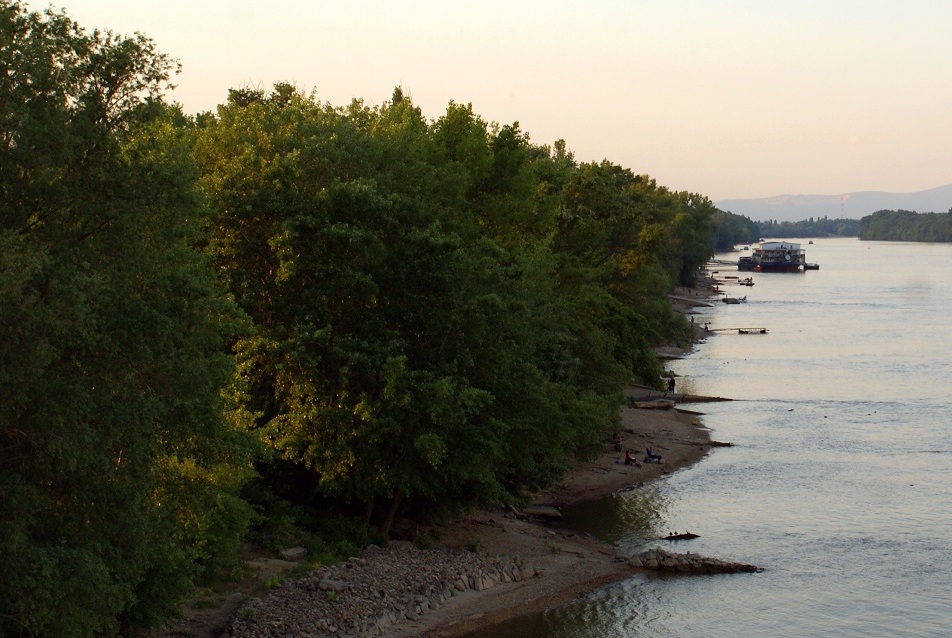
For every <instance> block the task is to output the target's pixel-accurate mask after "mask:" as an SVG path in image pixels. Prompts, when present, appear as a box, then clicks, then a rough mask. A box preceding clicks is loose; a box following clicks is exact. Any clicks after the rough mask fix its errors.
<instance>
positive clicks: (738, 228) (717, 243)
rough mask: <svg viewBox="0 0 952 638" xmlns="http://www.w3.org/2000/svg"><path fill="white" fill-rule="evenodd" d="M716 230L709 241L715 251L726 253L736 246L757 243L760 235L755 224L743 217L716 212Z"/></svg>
mask: <svg viewBox="0 0 952 638" xmlns="http://www.w3.org/2000/svg"><path fill="white" fill-rule="evenodd" d="M714 221H715V224H716V229H715V231H714V234H713V236H712V239H711V243H712V246H713V247H714V250H715V251H718V252H727V251H729V250H733V248H734V246H736V245H737V244H750V243H753V242H755V241H757V240H758V239H759V238H760V237H764V236H765V235H763V234H761V232H760V226H759V225H758V223H757V222H755V221H751V220H750V219H749V218H747V217H744V216H743V215H735V214H734V213H727V212H724V211H721V210H718V211H717V213H715V215H714Z"/></svg>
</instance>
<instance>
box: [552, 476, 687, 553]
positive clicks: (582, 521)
mask: <svg viewBox="0 0 952 638" xmlns="http://www.w3.org/2000/svg"><path fill="white" fill-rule="evenodd" d="M662 483H663V481H655V482H652V483H648V484H645V485H642V486H640V487H635V488H633V489H629V490H626V491H622V492H619V493H618V494H617V495H616V496H609V497H606V498H602V499H598V500H596V501H592V502H591V503H584V504H581V505H577V506H574V507H570V508H566V509H565V511H564V512H563V513H564V515H565V519H564V520H563V521H562V526H563V527H566V528H569V529H572V530H576V531H580V532H585V533H589V534H592V535H593V536H596V537H597V538H599V539H601V540H603V541H606V542H608V543H610V544H613V545H624V546H632V545H637V544H639V543H640V542H642V540H643V539H647V538H657V537H658V536H661V535H664V534H667V531H665V532H663V533H662V532H661V529H662V528H663V527H664V520H665V518H666V516H665V512H666V510H667V508H668V506H669V502H668V501H667V499H666V497H665V495H664V490H663V489H662V488H661V484H662Z"/></svg>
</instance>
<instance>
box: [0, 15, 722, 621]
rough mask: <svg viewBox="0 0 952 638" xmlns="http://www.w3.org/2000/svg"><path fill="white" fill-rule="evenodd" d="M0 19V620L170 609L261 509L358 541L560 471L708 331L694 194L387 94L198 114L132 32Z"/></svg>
mask: <svg viewBox="0 0 952 638" xmlns="http://www.w3.org/2000/svg"><path fill="white" fill-rule="evenodd" d="M0 29H2V32H0V70H2V71H3V72H2V73H0V494H2V500H0V552H2V554H3V555H4V557H5V558H4V561H3V562H2V563H0V582H2V585H0V633H2V634H3V635H11V636H94V635H111V634H129V633H132V632H133V631H134V630H135V629H136V628H141V627H147V626H150V625H154V624H155V623H156V622H157V621H159V620H161V619H163V618H165V617H167V616H168V615H169V613H171V612H172V610H174V608H175V605H176V604H177V603H178V602H179V601H180V600H181V599H182V597H183V596H185V595H186V594H187V593H188V592H189V590H190V588H191V587H193V586H194V584H195V583H196V582H199V581H201V580H202V579H209V578H215V577H218V576H221V575H222V574H224V573H226V572H227V570H228V569H229V568H230V567H231V566H233V565H234V564H235V563H236V560H237V557H238V550H239V547H240V546H241V543H242V542H243V541H244V540H246V539H248V538H249V536H248V535H247V533H248V530H249V526H250V525H251V524H252V522H253V521H258V522H261V521H262V520H264V524H263V525H262V528H264V527H267V526H269V525H270V527H271V529H273V530H279V529H281V530H285V531H286V530H287V529H288V528H289V526H290V525H291V523H289V520H290V519H292V518H294V519H295V521H294V523H295V524H299V523H302V522H303V521H306V524H307V525H308V526H310V527H311V528H312V529H314V530H316V531H317V532H319V533H320V534H322V535H323V536H324V537H325V538H326V539H327V540H328V542H333V543H338V544H340V546H342V547H345V546H346V545H347V543H348V541H346V540H341V537H342V536H348V535H349V536H351V537H352V538H353V539H354V542H360V541H361V540H366V539H368V538H370V536H369V532H368V531H367V528H366V527H365V528H364V531H363V532H360V533H358V532H354V531H349V532H347V531H345V532H342V530H353V528H352V525H353V523H352V519H351V520H350V522H342V521H345V520H346V519H343V518H341V514H351V513H353V512H360V513H362V514H363V517H362V518H363V521H364V523H373V524H374V526H375V527H376V528H377V530H382V531H383V532H384V533H385V532H387V531H388V530H389V529H390V526H391V524H392V522H393V520H394V518H395V516H396V515H397V514H398V513H399V512H405V513H407V514H409V515H413V516H417V517H422V516H433V515H436V514H441V513H452V512H454V511H458V510H459V509H460V508H467V507H472V506H475V505H479V504H490V503H496V502H503V501H509V500H512V499H518V498H519V497H520V495H521V494H523V493H524V492H525V491H526V490H532V489H536V488H540V487H544V486H547V485H551V484H552V483H553V482H554V481H556V480H557V479H558V478H559V477H560V476H561V475H562V473H563V472H564V471H565V470H566V468H568V467H569V466H570V465H571V464H572V463H573V462H575V461H576V460H577V459H580V458H585V457H587V456H589V455H591V454H592V453H593V452H595V451H597V450H599V449H600V448H601V445H602V442H603V441H604V439H605V437H606V436H607V435H608V434H609V433H610V432H611V431H612V429H613V428H615V427H617V419H618V407H619V403H620V399H621V393H622V390H623V388H624V386H625V384H626V383H628V382H629V381H630V380H631V379H632V377H639V378H640V379H642V380H644V381H645V382H648V383H652V384H655V385H658V384H659V383H660V374H661V367H660V365H659V363H658V361H657V359H656V358H655V357H654V355H653V354H652V348H653V347H654V346H656V345H659V344H661V343H672V342H674V343H682V344H683V343H686V342H687V341H689V340H690V339H691V336H692V333H691V331H690V327H689V325H688V324H687V322H685V321H684V319H683V318H681V317H679V316H676V315H675V314H673V313H672V312H671V309H670V307H669V304H668V300H667V299H668V298H667V295H668V293H670V292H671V291H672V290H673V288H674V287H675V286H677V285H684V284H691V283H693V281H694V277H695V276H696V273H697V271H698V269H699V268H700V267H701V266H702V265H703V264H704V263H705V262H706V260H707V258H708V257H709V255H710V252H711V249H710V243H709V242H710V237H711V236H712V234H713V233H714V231H715V214H716V211H715V209H714V207H713V205H712V204H711V202H710V201H709V200H708V199H707V198H705V197H703V196H699V195H696V194H691V193H684V192H675V191H669V190H668V189H666V188H664V187H662V186H659V185H658V184H657V183H655V181H654V180H652V179H650V178H649V177H646V176H641V175H636V174H634V173H632V172H631V171H630V170H628V169H625V168H622V167H620V166H617V165H614V164H612V163H610V162H608V161H603V162H600V163H578V162H576V161H575V160H574V158H573V157H572V155H571V153H569V152H568V151H567V150H566V147H565V144H564V143H563V142H561V141H560V142H557V143H556V144H555V145H554V146H553V147H548V146H536V145H533V144H532V143H530V141H529V137H528V135H527V134H525V133H524V132H523V131H521V130H520V128H519V125H518V124H517V123H513V124H511V125H497V124H489V123H487V122H485V121H483V120H482V119H481V118H480V117H479V116H478V115H477V114H475V113H474V112H473V110H472V108H471V107H470V106H468V105H465V106H464V105H459V104H453V103H451V104H450V105H449V106H448V108H447V110H446V112H445V114H443V115H442V116H440V117H439V118H437V119H435V120H426V119H425V118H424V117H423V114H422V113H421V112H420V110H419V109H418V108H417V107H415V106H414V105H413V104H412V102H411V101H410V100H409V99H408V98H407V97H405V96H404V95H403V94H402V92H401V91H400V90H399V89H398V90H396V91H395V92H394V95H393V99H392V100H391V101H390V102H388V103H385V104H383V105H382V106H379V107H369V106H366V105H365V104H363V103H362V102H360V101H355V102H354V103H352V104H350V105H348V106H346V107H333V106H331V105H328V104H323V103H320V102H318V101H316V100H315V99H314V98H312V97H307V96H304V95H302V94H300V93H299V92H298V91H296V90H295V89H294V88H293V87H291V86H289V85H284V84H281V85H277V86H276V87H275V88H274V90H273V91H272V92H271V93H270V94H265V93H264V92H262V91H253V90H236V91H232V92H231V93H230V95H229V96H228V101H227V103H226V104H224V105H222V106H220V107H219V108H218V109H217V112H215V113H206V114H202V115H200V116H198V117H195V118H190V117H186V116H184V115H183V114H182V113H181V112H180V111H179V110H178V109H176V108H173V107H169V106H168V105H166V104H165V103H164V102H163V101H162V91H163V90H164V89H165V88H166V83H167V81H168V79H169V76H170V74H171V73H172V72H173V71H174V64H173V63H172V62H171V61H170V60H169V59H168V58H167V57H166V56H164V55H162V54H159V53H157V52H156V51H155V50H154V48H153V44H152V42H151V41H150V40H148V39H147V38H145V37H142V36H136V37H133V38H123V37H117V36H114V35H113V34H111V33H100V32H92V33H86V32H85V31H83V30H82V29H80V28H79V27H78V26H77V25H76V24H75V23H73V22H71V21H70V20H69V19H68V18H66V17H65V16H64V15H62V14H60V13H56V12H53V11H47V12H46V13H43V14H36V13H28V12H26V11H25V10H24V9H23V8H22V7H21V5H20V4H19V3H18V2H13V1H11V0H0ZM249 503H251V504H249ZM252 505H254V506H255V507H256V508H258V510H259V512H260V513H261V514H262V515H263V518H262V516H258V515H256V514H255V513H254V512H253V509H252ZM262 508H264V509H262ZM358 518H359V517H358ZM282 533H283V532H282ZM275 535H276V537H277V536H279V535H280V534H278V532H275ZM327 547H328V546H320V543H317V544H316V545H315V548H316V551H318V553H322V552H324V551H325V550H326V551H330V550H329V549H327ZM338 551H347V550H346V549H340V550H338Z"/></svg>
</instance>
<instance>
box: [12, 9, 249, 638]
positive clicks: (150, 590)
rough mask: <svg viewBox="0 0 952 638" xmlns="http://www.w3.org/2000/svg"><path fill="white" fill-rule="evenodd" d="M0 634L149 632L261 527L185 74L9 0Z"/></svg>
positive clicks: (131, 42)
mask: <svg viewBox="0 0 952 638" xmlns="http://www.w3.org/2000/svg"><path fill="white" fill-rule="evenodd" d="M0 39H2V40H0V69H2V71H0V555H2V556H3V560H2V561H0V634H2V635H5V636H92V635H97V634H103V633H104V634H112V633H116V632H118V631H120V630H124V629H125V628H127V627H129V626H132V625H144V624H148V623H150V622H151V621H153V620H154V619H156V618H159V617H162V616H164V615H166V614H168V613H169V612H170V611H171V610H173V609H174V606H175V605H176V604H177V603H178V602H179V600H180V599H181V596H182V595H183V593H184V592H187V591H188V589H189V588H190V586H191V583H192V582H193V581H194V580H195V579H196V578H198V577H200V576H201V575H202V574H203V573H205V574H207V573H209V569H214V568H215V567H216V566H219V565H221V564H222V561H225V562H227V560H228V557H229V556H231V557H234V555H235V553H236V550H237V546H238V543H239V541H240V539H241V536H242V534H243V532H244V527H245V526H246V524H247V521H248V519H249V516H250V510H249V508H248V506H247V505H246V504H245V503H244V502H243V501H241V500H240V499H239V498H238V496H237V494H238V489H239V487H240V485H241V483H242V481H243V478H242V473H243V471H245V470H242V465H244V467H246V468H247V462H245V463H244V464H242V462H241V458H240V457H241V455H242V449H245V448H248V444H246V443H242V442H241V441H240V440H236V439H235V438H234V436H233V435H232V434H231V429H230V428H229V427H228V425H227V422H226V421H225V419H224V414H225V412H224V411H223V408H224V404H223V403H222V400H221V396H220V391H221V389H222V388H224V387H226V385H228V384H229V383H230V378H231V374H232V373H231V369H232V364H231V361H230V358H229V357H228V356H227V349H226V345H227V342H226V341H225V336H226V335H225V334H223V332H222V331H223V329H225V328H227V327H228V325H229V324H230V323H234V322H235V321H236V319H237V317H238V315H237V313H236V312H235V310H234V308H233V306H231V305H230V304H229V302H228V301H227V298H226V296H225V295H224V294H223V292H222V291H221V290H220V288H218V286H217V285H216V281H215V278H214V275H213V273H212V271H211V270H210V268H209V267H208V266H207V265H206V263H205V261H206V260H205V259H204V258H203V256H202V254H201V253H200V252H198V251H196V250H195V249H193V248H192V245H193V242H194V241H195V240H196V239H197V238H198V236H199V233H200V232H201V227H200V226H199V221H200V218H201V214H202V206H201V199H200V198H199V197H198V195H197V191H196V189H195V178H196V173H195V169H194V165H193V164H192V163H191V160H190V152H189V147H188V146H187V145H186V144H184V143H183V142H184V139H183V135H182V130H181V128H180V127H179V126H178V124H176V122H175V121H174V119H172V118H171V117H170V116H171V115H174V113H168V112H167V111H166V109H164V108H163V107H161V106H160V105H158V104H156V103H154V102H153V101H152V98H153V97H155V96H156V95H158V93H159V91H160V90H162V89H163V88H164V82H165V80H166V78H167V76H168V73H169V71H170V69H171V64H170V62H169V61H168V60H167V59H166V58H165V57H164V56H162V55H159V54H157V53H155V52H154V51H153V49H152V45H151V43H150V42H148V41H147V40H145V39H143V38H140V37H136V38H133V39H124V38H117V37H114V36H112V35H111V34H102V33H93V34H90V35H87V34H85V33H83V32H82V31H80V30H79V29H78V28H77V27H76V26H75V25H74V24H73V23H72V22H71V21H69V20H68V19H66V18H65V17H63V16H61V15H58V14H52V13H50V14H47V15H45V16H43V15H37V14H29V13H26V12H23V11H22V10H21V9H20V7H19V6H18V5H16V4H12V3H10V2H5V1H4V2H0Z"/></svg>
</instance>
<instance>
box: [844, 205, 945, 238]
mask: <svg viewBox="0 0 952 638" xmlns="http://www.w3.org/2000/svg"><path fill="white" fill-rule="evenodd" d="M857 234H858V235H859V238H860V239H870V240H874V239H875V240H884V241H927V242H948V241H952V210H950V211H949V212H948V213H915V212H911V211H908V210H881V211H877V212H875V213H873V214H872V215H867V216H866V217H864V218H862V219H861V220H860V221H859V229H858V232H857Z"/></svg>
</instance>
